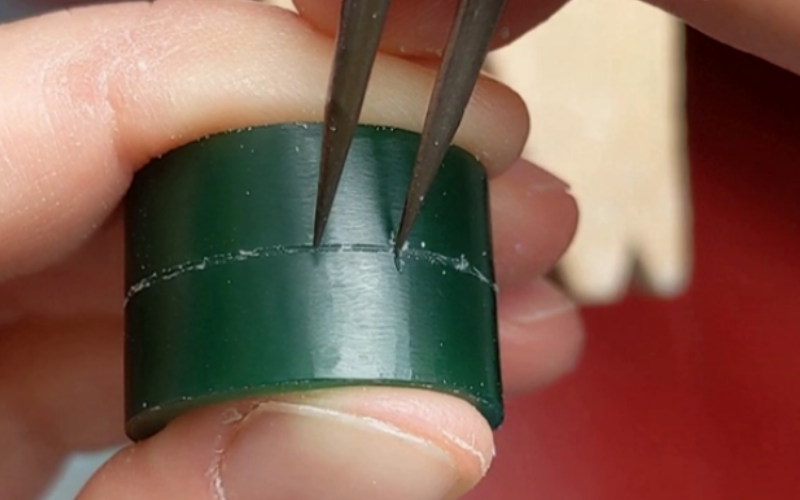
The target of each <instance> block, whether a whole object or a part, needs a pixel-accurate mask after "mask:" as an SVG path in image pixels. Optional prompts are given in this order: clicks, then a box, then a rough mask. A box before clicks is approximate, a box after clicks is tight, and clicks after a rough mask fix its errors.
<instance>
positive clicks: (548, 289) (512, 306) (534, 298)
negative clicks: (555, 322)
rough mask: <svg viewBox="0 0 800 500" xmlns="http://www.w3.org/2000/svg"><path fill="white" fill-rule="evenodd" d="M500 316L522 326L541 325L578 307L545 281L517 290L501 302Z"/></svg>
mask: <svg viewBox="0 0 800 500" xmlns="http://www.w3.org/2000/svg"><path fill="white" fill-rule="evenodd" d="M500 304H501V305H500V314H501V315H505V316H504V317H506V318H508V319H509V320H511V321H513V322H514V323H517V324H520V325H529V324H532V323H539V322H542V321H546V320H548V319H551V318H554V317H557V316H560V315H562V314H566V313H569V312H572V311H574V310H575V308H576V307H577V306H576V305H575V303H574V302H573V301H572V300H571V299H570V298H569V297H567V296H566V295H565V294H564V293H563V292H561V291H560V290H558V288H556V287H555V286H553V285H551V284H550V283H548V282H547V281H544V280H536V281H534V282H532V283H530V284H529V285H526V289H525V290H515V291H514V293H511V294H508V295H507V296H504V297H503V300H502V301H500Z"/></svg>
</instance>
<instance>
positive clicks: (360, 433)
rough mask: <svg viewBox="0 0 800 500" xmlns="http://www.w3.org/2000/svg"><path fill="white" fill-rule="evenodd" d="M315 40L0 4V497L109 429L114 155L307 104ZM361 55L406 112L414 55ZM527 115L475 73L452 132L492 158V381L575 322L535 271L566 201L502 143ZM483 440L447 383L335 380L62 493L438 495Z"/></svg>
mask: <svg viewBox="0 0 800 500" xmlns="http://www.w3.org/2000/svg"><path fill="white" fill-rule="evenodd" d="M327 5H328V3H327V2H326V1H324V0H318V2H317V4H316V8H317V9H318V10H317V11H318V12H319V9H324V8H326V7H327ZM398 5H400V6H401V7H400V9H401V11H397V12H395V13H394V15H395V16H397V15H398V14H402V8H403V7H402V6H403V4H402V3H400V4H398ZM422 6H423V4H422V3H418V4H417V8H422ZM406 8H408V9H410V8H411V7H406ZM308 9H311V4H310V3H309V2H305V10H306V15H311V14H310V12H311V11H309V10H308ZM409 12H412V11H411V10H409V11H408V12H407V14H408V13H409ZM414 15H417V14H414ZM444 17H445V18H446V16H444ZM395 19H397V17H395ZM446 22H447V21H443V22H442V23H441V25H440V27H439V30H446V26H445V25H446ZM434 27H435V26H433V25H429V26H428V28H429V29H430V30H431V33H436V32H437V30H436V29H433V28H434ZM502 35H503V36H505V34H502ZM393 36H394V37H395V38H394V40H395V42H396V43H397V44H398V47H403V46H411V43H412V42H414V43H425V42H424V38H425V36H424V35H423V36H420V34H419V33H417V32H408V33H407V34H406V35H402V34H396V35H393ZM331 48H332V40H331V38H330V37H326V36H324V35H321V34H319V33H318V32H316V31H314V30H313V29H312V28H311V27H310V26H309V24H307V23H306V22H305V21H303V20H302V19H300V18H298V17H296V16H294V15H292V14H288V13H285V12H282V11H278V10H276V9H272V8H268V7H265V6H263V5H259V4H257V3H252V2H239V1H234V0H162V1H157V2H155V3H148V2H139V3H127V4H120V5H116V6H97V7H90V8H84V9H75V10H72V11H71V12H69V13H67V12H60V13H55V14H51V15H48V16H45V17H42V18H38V19H30V20H26V21H22V22H19V23H15V24H9V25H5V26H0V67H2V68H3V70H2V74H3V78H2V79H0V95H2V96H4V98H3V100H2V101H0V179H2V181H0V235H2V245H1V246H0V282H2V283H3V284H2V285H0V346H1V348H0V443H2V445H3V447H4V449H5V455H4V456H5V457H6V458H4V459H3V460H0V489H2V491H3V498H8V499H9V500H17V499H23V500H32V499H33V498H35V496H36V494H37V493H38V492H39V491H40V490H41V489H42V488H43V485H44V484H45V482H46V480H47V479H48V478H49V477H50V475H51V474H52V473H53V472H54V471H55V470H56V468H57V466H58V464H59V461H60V459H61V458H62V457H63V456H64V455H65V454H66V453H69V452H71V451H79V450H90V449H96V448H104V447H106V446H109V445H113V444H117V443H120V442H122V441H123V435H122V422H123V417H122V390H123V389H122V342H121V341H122V336H121V333H122V309H121V294H122V289H123V285H122V279H121V278H122V276H121V274H122V255H121V254H122V246H121V243H122V242H121V222H120V217H119V212H118V210H117V207H118V204H119V201H120V199H121V198H122V197H123V196H124V194H125V191H126V189H127V187H128V185H129V183H130V180H131V177H132V175H133V173H134V172H135V171H136V170H137V169H138V168H140V167H141V166H143V165H144V164H146V163H147V162H148V160H149V159H151V158H154V157H156V156H158V155H161V154H163V153H165V152H167V151H169V150H171V149H174V148H176V147H178V146H179V145H181V144H184V143H187V142H191V141H193V140H195V139H197V138H200V137H202V136H204V135H207V134H211V133H215V132H219V131H222V130H226V129H230V128H237V127H244V126H248V125H258V124H264V123H279V122H292V121H301V120H319V119H320V118H321V113H322V111H323V109H324V96H325V86H326V84H327V72H328V70H329V67H330V55H331ZM376 69H377V71H376V72H375V77H374V79H373V80H372V89H371V91H370V93H369V95H368V96H367V102H366V105H365V111H364V116H365V120H366V121H369V122H371V123H377V124H385V125H395V126H399V127H402V128H407V129H412V130H419V129H420V128H421V125H422V120H423V117H424V115H425V113H424V110H425V108H426V106H427V98H428V95H429V91H430V88H431V86H432V81H433V78H434V73H433V72H432V71H430V70H429V69H427V66H425V65H424V64H423V65H418V64H416V63H414V62H413V61H410V60H403V59H401V58H398V57H392V56H388V55H382V56H380V58H379V61H378V62H377V68H376ZM527 125H528V124H527V117H526V115H525V111H524V107H523V106H522V104H521V102H520V100H519V98H518V97H517V96H516V95H515V94H513V93H512V92H510V91H509V90H508V89H505V88H503V87H502V86H500V85H499V84H497V83H495V82H491V81H489V80H484V81H482V82H481V83H480V84H479V87H478V89H477V92H476V99H474V101H473V103H472V104H471V106H470V108H469V110H468V111H467V114H466V117H465V120H464V124H463V125H462V128H461V130H460V132H459V135H458V137H457V143H458V144H459V145H461V146H463V147H464V148H466V149H467V150H469V151H472V152H474V153H475V154H478V155H480V156H481V157H482V158H484V159H485V161H486V167H487V169H488V170H489V173H490V175H491V176H492V181H491V190H492V193H491V194H492V223H493V227H494V237H495V241H494V244H495V250H496V261H497V279H498V282H499V284H500V286H501V289H502V290H501V293H500V303H499V307H500V314H501V319H500V323H501V324H500V330H501V342H502V349H501V350H502V353H501V354H502V361H503V368H504V378H505V386H506V389H507V391H508V392H510V393H512V394H513V393H518V392H521V391H524V390H528V389H532V388H535V387H539V386H541V385H542V384H545V383H547V382H548V381H551V380H553V379H554V378H555V377H557V376H559V375H561V374H563V373H564V372H566V371H568V370H569V369H570V367H571V366H573V364H574V362H575V358H576V356H577V354H578V352H579V350H580V342H581V329H580V324H579V320H578V317H577V314H576V312H575V309H574V307H573V305H572V304H571V303H570V302H569V301H568V300H566V299H565V298H564V297H563V296H562V295H560V294H559V293H558V292H557V291H556V290H555V289H553V288H552V287H551V286H550V285H548V284H546V283H545V282H543V281H541V280H540V279H539V277H540V276H541V275H542V274H543V273H544V272H545V271H546V270H547V269H548V268H550V267H551V266H552V264H553V263H554V262H555V261H556V260H557V258H558V256H559V255H560V254H561V253H562V252H563V251H564V249H565V247H566V246H567V245H568V243H569V240H570V238H571V236H572V234H573V232H574V229H575V224H576V219H577V209H576V205H575V202H574V200H573V199H572V198H571V196H570V195H569V194H568V193H567V189H566V186H564V185H563V183H561V182H559V181H558V180H557V179H555V178H553V177H552V176H550V175H548V174H547V173H545V172H544V171H542V170H540V169H537V168H535V167H533V166H532V165H528V164H525V163H522V162H518V161H516V162H515V159H516V158H517V157H518V156H519V153H520V150H521V148H522V145H523V143H524V140H525V137H526V134H527ZM501 174H502V175H501ZM518 248H524V249H525V251H524V252H519V251H517V249H518ZM492 454H493V442H492V435H491V432H490V430H489V428H488V426H487V424H486V423H485V421H484V420H483V419H482V417H481V416H480V414H478V413H477V412H476V411H475V410H474V409H473V408H472V407H471V406H470V405H469V404H467V403H465V402H463V401H461V400H459V399H456V398H453V397H449V396H444V395H441V394H438V393H432V392H426V391H419V390H401V389H387V388H373V389H341V390H332V391H325V392H317V393H308V394H303V395H300V394H297V395H289V396H282V397H280V398H271V399H266V398H265V399H261V400H259V401H240V402H235V403H230V404H224V405H221V406H217V407H213V408H207V409H205V410H202V411H199V412H196V413H193V414H190V415H187V416H185V417H183V418H180V419H178V420H177V421H175V422H174V423H173V424H172V425H170V426H169V427H167V429H165V430H164V431H163V432H162V433H160V434H158V435H156V436H155V437H153V438H151V439H150V440H147V441H145V442H142V443H138V444H135V445H130V446H128V447H127V448H125V449H123V450H122V451H121V452H120V453H119V454H117V455H116V456H115V457H114V458H113V459H112V460H111V461H110V462H109V463H108V464H107V465H106V466H105V467H104V468H103V469H102V470H101V471H100V472H99V473H98V474H97V475H95V477H94V478H92V480H91V481H90V482H89V484H88V486H87V487H86V489H85V490H84V491H83V492H82V493H81V495H80V497H79V498H80V500H93V499H106V498H114V499H119V500H132V499H148V500H156V499H161V498H164V499H170V500H181V499H184V498H185V499H192V500H203V499H209V500H212V499H213V500H234V499H237V500H247V499H249V498H254V499H255V498H258V499H261V498H264V496H265V495H267V496H269V497H270V498H276V499H282V498H298V499H301V498H315V499H316V498H349V499H359V498H370V499H372V498H376V497H377V498H398V499H402V498H414V499H420V500H422V499H425V498H431V499H439V498H452V497H454V496H457V495H458V494H460V493H462V492H464V491H466V490H468V489H469V488H471V487H472V486H473V485H474V484H475V483H476V482H478V481H479V479H480V478H481V477H482V475H483V473H484V472H485V471H486V469H487V468H488V466H489V464H490V462H491V458H492Z"/></svg>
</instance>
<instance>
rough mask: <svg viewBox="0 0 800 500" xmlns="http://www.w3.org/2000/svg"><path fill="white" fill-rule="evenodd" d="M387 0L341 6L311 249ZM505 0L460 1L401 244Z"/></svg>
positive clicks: (343, 155) (321, 227)
mask: <svg viewBox="0 0 800 500" xmlns="http://www.w3.org/2000/svg"><path fill="white" fill-rule="evenodd" d="M390 3H391V0H344V1H343V3H342V10H341V19H340V24H339V33H338V35H337V42H336V55H335V59H334V65H333V71H332V75H331V81H330V86H329V90H328V102H327V106H326V108H325V129H324V132H323V138H322V156H321V159H320V166H319V187H318V191H317V206H316V219H315V222H314V245H315V246H319V244H320V243H321V241H322V236H323V233H324V231H325V225H326V224H327V222H328V217H329V215H330V212H331V207H332V206H333V199H334V197H335V196H336V190H337V188H338V186H339V180H340V179H341V176H342V171H343V170H344V165H345V161H346V159H347V153H348V151H349V149H350V144H351V143H352V140H353V135H354V133H355V130H356V127H357V125H358V119H359V117H360V115H361V108H362V106H363V103H364V95H365V94H366V90H367V84H368V81H369V76H370V74H371V72H372V66H373V63H374V61H375V57H376V55H377V51H378V45H379V42H380V37H381V33H382V31H383V26H384V23H385V20H386V14H387V12H388V10H389V4H390ZM505 3H506V0H461V2H460V4H459V7H458V12H457V14H456V18H455V22H454V24H453V27H452V29H451V32H450V35H449V38H448V40H447V45H446V47H445V51H444V57H443V60H442V65H441V67H440V70H439V74H438V75H437V78H436V83H435V85H434V88H433V93H432V95H431V99H430V103H429V105H428V111H427V115H426V117H425V125H424V126H423V129H422V136H421V139H420V145H419V149H418V150H417V156H416V160H415V162H414V170H413V173H412V178H411V185H410V186H409V190H408V193H407V195H406V200H405V205H404V207H403V213H402V217H401V220H400V227H399V229H398V230H397V233H396V237H395V252H396V253H399V252H400V250H402V248H403V246H404V245H405V243H406V241H407V239H408V235H409V233H410V231H411V227H412V224H413V223H414V220H415V219H416V217H417V214H418V213H419V211H420V209H421V208H422V203H423V201H424V200H425V194H426V193H427V192H428V189H429V188H430V186H431V184H432V183H433V180H434V179H435V177H436V173H437V172H438V170H439V166H440V165H441V163H442V161H443V160H444V157H445V154H446V153H447V150H448V149H449V148H450V145H451V144H452V141H453V138H454V137H455V134H456V131H457V130H458V127H459V126H460V125H461V120H462V118H463V117H464V110H465V109H466V107H467V104H468V103H469V100H470V97H471V96H472V92H473V90H474V89H475V84H476V83H477V81H478V77H479V76H480V71H481V68H482V67H483V63H484V60H485V59H486V55H487V53H488V52H489V45H490V42H491V39H492V35H493V34H494V31H495V28H496V27H497V24H498V22H499V21H500V15H501V14H502V12H503V8H504V7H505Z"/></svg>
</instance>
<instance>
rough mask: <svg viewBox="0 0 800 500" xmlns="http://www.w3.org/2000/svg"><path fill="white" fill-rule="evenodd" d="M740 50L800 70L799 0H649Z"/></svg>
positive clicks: (796, 70)
mask: <svg viewBox="0 0 800 500" xmlns="http://www.w3.org/2000/svg"><path fill="white" fill-rule="evenodd" d="M647 1H648V2H649V3H651V4H653V5H655V6H656V7H660V8H662V9H664V10H666V11H668V12H671V13H673V14H675V15H677V16H678V17H680V18H682V19H684V20H685V21H686V22H687V23H689V24H690V25H692V26H694V27H695V28H697V29H699V30H701V31H703V32H705V33H707V34H708V35H709V36H712V37H714V38H716V39H718V40H720V41H722V42H724V43H727V44H730V45H732V46H734V47H736V48H738V49H740V50H744V51H746V52H750V53H752V54H754V55H757V56H759V57H763V58H764V59H767V60H768V61H770V62H772V63H774V64H777V65H779V66H782V67H784V68H786V69H788V70H790V71H794V72H795V73H800V50H798V49H797V47H798V46H800V2H798V1H797V0H717V1H714V2H698V1H697V0H647Z"/></svg>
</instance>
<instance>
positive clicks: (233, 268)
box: [125, 124, 503, 440]
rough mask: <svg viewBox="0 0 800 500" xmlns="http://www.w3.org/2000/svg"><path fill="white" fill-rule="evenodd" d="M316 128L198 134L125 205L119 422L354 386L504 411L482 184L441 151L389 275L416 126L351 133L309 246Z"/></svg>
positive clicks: (463, 157)
mask: <svg viewBox="0 0 800 500" xmlns="http://www.w3.org/2000/svg"><path fill="white" fill-rule="evenodd" d="M320 136H321V128H320V126H319V125H318V124H291V125H276V126H270V127H264V128H253V129H248V130H244V131H238V132H232V133H228V134H222V135H217V136H212V137H211V138H209V139H207V140H203V141H200V142H197V143H193V144H190V145H188V146H186V147H183V148H181V149H178V150H176V151H174V152H172V153H170V154H168V155H166V156H164V157H162V158H160V159H158V160H155V161H153V162H152V164H151V165H149V166H147V167H146V168H145V169H144V170H142V171H141V172H140V173H138V174H137V175H136V177H135V179H134V183H133V186H132V188H131V190H130V192H129V195H128V198H127V200H126V287H127V293H126V307H125V312H126V384H127V387H126V406H127V408H126V412H127V425H126V428H127V432H128V434H129V436H130V437H131V438H133V439H137V440H138V439H143V438H146V437H148V436H150V435H152V434H153V433H155V432H158V431H159V430H160V429H161V428H162V427H163V426H164V425H166V424H167V423H168V422H169V421H170V420H171V419H172V418H174V417H176V416H178V415H180V414H181V413H183V412H185V411H187V410H190V409H192V408H196V407H198V406H203V405H207V404H211V403H215V402H220V401H226V400H230V399H234V398H240V397H246V396H263V395H268V394H274V393H277V392H286V391H301V390H309V389H316V388H321V387H335V386H351V385H391V386H404V387H405V386H409V387H422V388H428V389H432V390H437V391H442V392H446V393H450V394H454V395H457V396H460V397H462V398H464V399H466V400H468V401H470V402H471V403H472V404H474V405H475V406H476V408H477V409H478V410H479V411H481V412H482V414H483V415H484V416H485V417H486V419H487V421H488V422H489V423H490V424H491V425H492V426H493V427H496V426H497V425H499V424H500V422H501V420H502V417H503V405H502V394H501V392H502V391H501V382H500V375H499V362H498V349H497V317H496V305H495V289H494V287H493V268H492V256H491V234H490V227H489V215H488V193H487V183H486V178H485V174H484V171H483V168H482V167H481V165H480V164H479V163H478V162H477V161H476V160H475V158H474V157H473V156H472V155H470V154H468V153H466V152H465V151H463V150H461V149H458V148H452V149H451V151H450V153H449V155H448V156H447V158H446V160H445V162H444V164H443V167H442V169H441V170H440V173H439V175H438V177H437V179H436V181H435V183H434V185H433V188H432V189H431V191H430V193H429V194H428V196H427V198H426V200H425V205H424V207H423V210H422V212H421V214H420V217H419V219H418V220H417V222H416V224H415V226H414V230H413V232H412V235H411V238H410V244H409V246H408V248H407V249H406V250H405V251H404V252H403V253H402V254H401V262H402V265H401V271H398V268H397V267H396V263H395V259H394V253H393V252H392V246H391V243H392V242H391V238H392V232H393V229H394V228H395V227H396V226H397V221H398V219H399V217H400V212H401V209H402V204H403V201H404V196H405V193H406V190H407V188H408V183H409V179H410V172H411V167H412V165H413V160H414V154H415V152H416V147H417V144H418V141H419V136H418V135H417V134H414V133H410V132H406V131H401V130H396V129H390V128H385V127H369V126H361V127H359V130H358V132H357V135H356V138H355V140H354V143H353V147H352V150H351V152H350V159H349V160H348V164H347V166H346V168H345V172H344V175H343V178H342V181H341V184H340V188H339V193H338V195H337V198H336V201H335V202H334V206H333V212H332V214H331V218H330V221H329V224H328V229H327V232H326V238H325V240H324V243H323V246H322V248H320V249H319V250H314V249H313V248H312V245H311V242H312V232H313V223H314V220H313V218H314V204H315V196H316V187H317V164H318V159H319V147H320Z"/></svg>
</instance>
